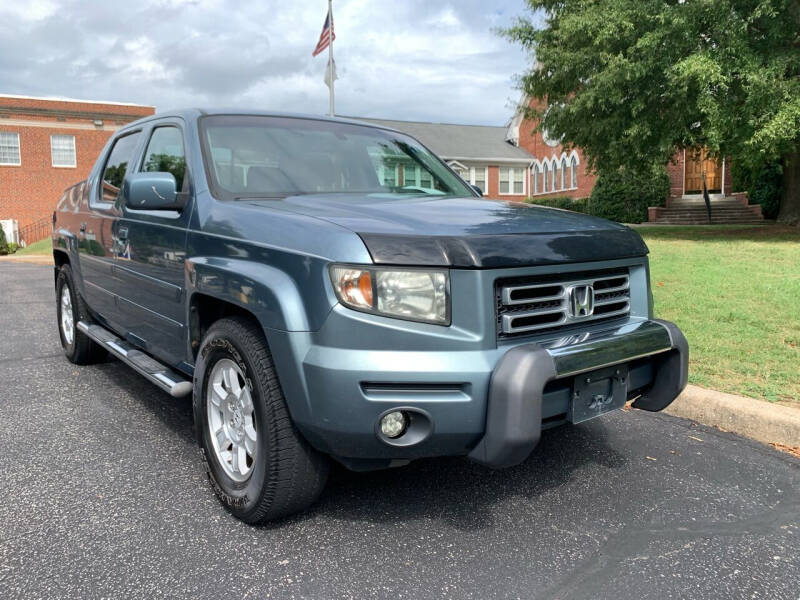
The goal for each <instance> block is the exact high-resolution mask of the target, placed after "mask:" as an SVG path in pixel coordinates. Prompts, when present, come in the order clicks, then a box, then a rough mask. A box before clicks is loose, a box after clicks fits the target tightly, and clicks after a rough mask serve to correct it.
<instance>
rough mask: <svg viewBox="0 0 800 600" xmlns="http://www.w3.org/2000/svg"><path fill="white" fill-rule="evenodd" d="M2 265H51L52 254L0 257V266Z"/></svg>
mask: <svg viewBox="0 0 800 600" xmlns="http://www.w3.org/2000/svg"><path fill="white" fill-rule="evenodd" d="M3 263H25V264H29V265H52V264H53V255H52V254H23V255H22V256H15V255H13V254H10V255H8V256H0V265H1V264H3Z"/></svg>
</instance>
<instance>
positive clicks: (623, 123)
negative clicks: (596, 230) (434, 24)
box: [503, 0, 800, 223]
mask: <svg viewBox="0 0 800 600" xmlns="http://www.w3.org/2000/svg"><path fill="white" fill-rule="evenodd" d="M527 1H528V5H529V7H530V10H531V11H532V13H533V15H532V17H531V18H520V19H519V20H518V22H517V23H516V24H515V25H514V26H512V27H511V28H509V29H506V30H504V31H503V33H504V34H505V35H506V36H507V37H508V38H510V39H511V40H514V41H516V42H518V43H520V44H521V45H522V46H523V47H524V48H526V49H528V50H529V51H531V52H532V54H533V56H534V57H535V65H534V67H533V68H532V69H531V70H530V71H528V72H527V73H526V74H524V75H523V76H522V77H521V84H522V88H523V90H524V91H525V92H526V93H527V94H528V95H529V96H531V97H533V98H538V99H540V100H543V101H546V103H547V105H548V106H549V108H548V110H546V111H544V110H535V109H529V113H530V114H529V116H530V117H533V118H538V119H541V123H540V125H541V126H542V127H543V128H544V129H546V130H547V131H548V134H549V135H550V136H561V137H563V139H564V142H565V144H567V145H572V146H579V147H581V148H582V149H583V151H584V153H585V155H586V157H587V159H588V162H589V166H590V167H593V168H595V169H597V170H599V171H601V172H602V171H606V170H614V169H618V168H620V167H627V168H635V167H636V165H639V164H644V165H652V164H653V163H656V162H661V163H662V164H663V163H665V162H667V161H668V160H669V159H670V158H671V157H672V156H673V154H674V152H675V149H676V147H681V148H690V147H695V146H706V147H708V148H709V150H710V151H711V152H712V153H713V154H715V155H717V156H733V157H734V158H735V160H737V161H741V162H742V164H743V166H745V167H747V168H757V167H758V166H759V165H764V164H767V163H769V162H777V161H780V162H781V164H782V166H783V197H782V200H781V208H780V215H779V219H780V220H782V221H785V222H792V223H800V0H527ZM539 23H541V24H539ZM543 106H544V104H543Z"/></svg>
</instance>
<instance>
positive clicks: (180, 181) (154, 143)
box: [142, 127, 186, 192]
mask: <svg viewBox="0 0 800 600" xmlns="http://www.w3.org/2000/svg"><path fill="white" fill-rule="evenodd" d="M142 171H148V172H153V171H156V172H162V173H172V175H173V176H174V177H175V183H176V184H177V186H176V189H177V191H178V192H182V191H183V188H184V181H185V179H186V153H185V152H184V149H183V135H182V134H181V130H180V129H178V128H177V127H156V128H155V129H154V130H153V134H152V135H151V136H150V142H149V143H148V144H147V150H146V151H145V153H144V160H143V161H142Z"/></svg>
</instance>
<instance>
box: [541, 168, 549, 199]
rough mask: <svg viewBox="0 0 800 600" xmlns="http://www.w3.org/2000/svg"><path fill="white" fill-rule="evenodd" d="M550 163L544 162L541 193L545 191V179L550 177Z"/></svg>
mask: <svg viewBox="0 0 800 600" xmlns="http://www.w3.org/2000/svg"><path fill="white" fill-rule="evenodd" d="M549 176H550V165H549V164H547V163H544V170H543V171H542V193H543V194H545V193H547V180H548V179H549V178H550V177H549Z"/></svg>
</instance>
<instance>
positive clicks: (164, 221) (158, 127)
mask: <svg viewBox="0 0 800 600" xmlns="http://www.w3.org/2000/svg"><path fill="white" fill-rule="evenodd" d="M144 134H145V135H146V137H147V142H146V144H145V146H144V148H145V149H144V152H143V154H142V158H141V160H140V161H139V163H138V165H137V169H136V170H137V171H162V172H163V171H166V172H170V173H172V174H173V175H174V176H175V180H176V183H177V189H178V192H179V193H180V194H183V195H184V197H185V198H186V204H185V207H184V208H183V209H182V210H180V211H177V210H158V211H156V210H136V209H132V208H130V207H128V206H126V205H124V203H123V205H122V207H121V208H122V218H121V219H120V220H119V221H118V224H117V230H116V236H115V237H116V238H117V239H118V241H119V244H120V248H119V251H118V253H117V262H116V274H117V277H118V279H119V282H120V287H119V304H120V313H121V316H122V319H123V322H124V326H125V329H126V331H127V339H128V341H130V342H131V343H133V344H135V345H138V346H140V347H142V348H144V349H145V350H146V351H148V352H150V353H151V354H153V355H155V356H157V357H158V358H160V359H162V360H164V361H166V362H167V363H169V364H171V365H173V366H175V365H178V364H179V363H181V362H182V361H183V360H184V359H185V357H186V335H185V322H184V321H185V312H184V301H185V297H184V294H185V275H184V261H185V258H186V235H187V227H188V223H189V217H190V214H191V211H192V206H193V199H192V194H191V183H190V182H191V175H190V173H189V171H188V168H187V161H186V151H185V148H186V144H185V140H184V130H183V122H182V121H181V120H180V119H164V120H161V121H156V122H154V124H153V125H152V126H151V128H150V129H148V130H147V131H145V132H144Z"/></svg>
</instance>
